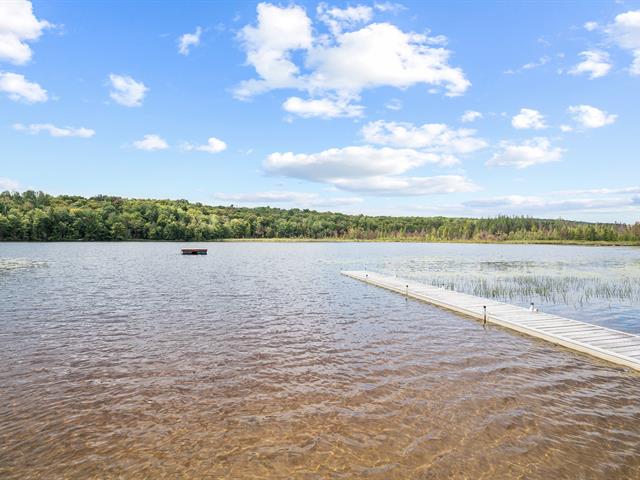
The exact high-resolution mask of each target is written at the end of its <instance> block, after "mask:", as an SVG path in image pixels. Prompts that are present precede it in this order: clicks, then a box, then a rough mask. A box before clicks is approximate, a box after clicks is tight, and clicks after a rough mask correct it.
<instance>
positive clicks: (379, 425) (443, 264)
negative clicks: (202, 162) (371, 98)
mask: <svg viewBox="0 0 640 480" xmlns="http://www.w3.org/2000/svg"><path fill="white" fill-rule="evenodd" d="M201 245H203V244H197V245H196V244H187V243H151V242H150V243H50V244H44V243H33V244H28V243H0V478H3V479H13V478H15V479H22V478H102V479H107V478H114V479H115V478H194V479H196V478H229V479H244V478H281V479H287V478H300V479H320V478H336V479H342V478H371V479H396V478H397V479H400V478H422V479H425V478H474V479H483V478H486V479H496V478H527V479H549V478H581V479H590V478H640V474H639V473H638V472H639V471H640V375H638V374H637V373H634V372H632V371H630V370H628V369H625V368H622V367H617V366H614V365H611V364H608V363H606V362H602V361H599V360H597V359H593V358H591V357H587V356H584V355H581V354H578V353H575V352H571V351H569V350H567V349H564V348H561V347H555V346H553V345H551V344H549V343H545V342H542V341H539V340H536V339H533V338H529V337H525V336H522V335H519V334H516V333H513V332H510V331H507V330H504V329H501V328H499V327H491V326H490V327H488V328H483V327H482V325H481V324H480V323H479V322H475V321H473V320H470V319H467V318H462V317H460V316H457V315H455V314H453V313H450V312H447V311H444V310H441V309H438V308H436V307H433V306H430V305H426V304H424V303H420V302H417V301H413V300H407V299H405V298H404V297H403V296H401V295H397V294H394V293H391V292H388V291H385V290H383V289H379V288H376V287H372V286H368V285H365V284H363V283H360V282H357V281H355V280H351V279H349V278H346V277H344V276H342V275H340V270H342V269H363V268H367V269H369V270H374V271H380V272H386V273H393V274H397V275H398V276H406V277H409V278H412V279H415V280H420V281H424V282H426V283H433V284H437V285H444V286H445V287H447V288H456V289H459V290H463V291H467V292H469V293H475V294H483V295H485V296H493V297H495V298H498V299H500V300H504V301H509V302H511V303H516V304H519V305H525V306H526V305H529V303H530V302H531V301H534V302H535V303H536V305H537V306H538V307H539V308H540V309H541V310H542V311H546V312H552V313H557V314H560V315H564V316H567V317H570V318H576V319H579V320H585V321H589V322H593V323H598V324H601V325H606V326H609V327H612V328H617V329H620V330H625V331H628V332H631V333H640V298H639V297H640V294H639V292H638V288H639V287H638V285H640V249H637V248H622V247H619V248H616V247H578V246H547V245H474V244H417V243H416V244H413V243H411V244H399V243H244V242H241V243H231V242H230V243H209V244H205V246H206V247H207V248H209V255H207V256H182V255H180V254H179V251H180V248H181V247H185V246H201Z"/></svg>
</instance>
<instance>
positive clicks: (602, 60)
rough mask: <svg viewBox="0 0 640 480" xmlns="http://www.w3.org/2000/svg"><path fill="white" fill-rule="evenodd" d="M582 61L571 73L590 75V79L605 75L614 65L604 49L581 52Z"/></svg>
mask: <svg viewBox="0 0 640 480" xmlns="http://www.w3.org/2000/svg"><path fill="white" fill-rule="evenodd" d="M580 56H581V57H582V58H583V60H582V62H580V63H578V64H577V65H576V66H574V67H573V68H572V69H571V70H569V73H570V74H572V75H582V74H587V75H589V78H590V79H592V80H593V79H594V78H600V77H604V76H605V75H606V74H607V73H609V71H610V70H611V67H612V66H613V65H612V63H611V59H610V57H609V54H608V53H607V52H604V51H602V50H586V51H584V52H580Z"/></svg>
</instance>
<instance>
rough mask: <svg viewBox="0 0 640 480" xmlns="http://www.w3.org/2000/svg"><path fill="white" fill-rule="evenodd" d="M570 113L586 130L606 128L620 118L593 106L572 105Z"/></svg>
mask: <svg viewBox="0 0 640 480" xmlns="http://www.w3.org/2000/svg"><path fill="white" fill-rule="evenodd" d="M568 111H569V112H570V113H573V119H574V120H575V121H576V122H577V123H579V124H580V125H581V126H583V127H585V128H600V127H604V126H605V125H610V124H612V123H613V122H615V121H616V118H618V116H617V115H613V114H609V113H607V112H605V111H604V110H600V109H599V108H596V107H592V106H591V105H572V106H570V107H569V109H568Z"/></svg>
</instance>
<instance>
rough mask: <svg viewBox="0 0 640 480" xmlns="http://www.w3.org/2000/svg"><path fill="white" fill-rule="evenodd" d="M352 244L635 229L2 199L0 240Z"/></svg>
mask: <svg viewBox="0 0 640 480" xmlns="http://www.w3.org/2000/svg"><path fill="white" fill-rule="evenodd" d="M227 238H248V239H268V238H277V239H345V240H348V239H354V240H356V239H357V240H394V239H397V240H416V241H529V242H545V241H550V242H581V241H590V242H625V243H638V244H640V223H636V224H635V225H627V224H620V223H615V224H613V223H584V222H572V221H567V220H544V219H536V218H529V217H507V216H499V217H496V218H477V219H476V218H449V217H377V216H366V215H345V214H341V213H331V212H316V211H313V210H300V209H297V208H294V209H290V210H284V209H280V208H270V207H258V208H239V207H234V206H218V207H214V206H209V205H203V204H201V203H190V202H188V201H186V200H139V199H127V198H119V197H110V196H97V197H92V198H83V197H78V196H69V195H60V196H52V195H47V194H45V193H42V192H33V191H27V192H24V193H21V194H20V193H10V192H3V193H0V240H40V241H53V240H219V239H227Z"/></svg>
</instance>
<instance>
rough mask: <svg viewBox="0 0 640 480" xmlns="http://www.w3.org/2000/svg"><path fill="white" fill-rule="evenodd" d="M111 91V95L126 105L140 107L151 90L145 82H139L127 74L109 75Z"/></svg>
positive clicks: (116, 100)
mask: <svg viewBox="0 0 640 480" xmlns="http://www.w3.org/2000/svg"><path fill="white" fill-rule="evenodd" d="M109 82H110V84H111V91H110V92H109V96H110V97H111V98H112V99H113V100H114V101H115V102H116V103H119V104H120V105H123V106H125V107H139V106H141V105H142V100H143V99H144V96H145V95H146V93H147V91H148V90H149V89H148V88H147V87H146V86H145V84H144V83H142V82H138V81H136V80H134V79H133V78H131V77H129V76H126V75H116V74H115V73H112V74H111V75H109Z"/></svg>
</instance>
